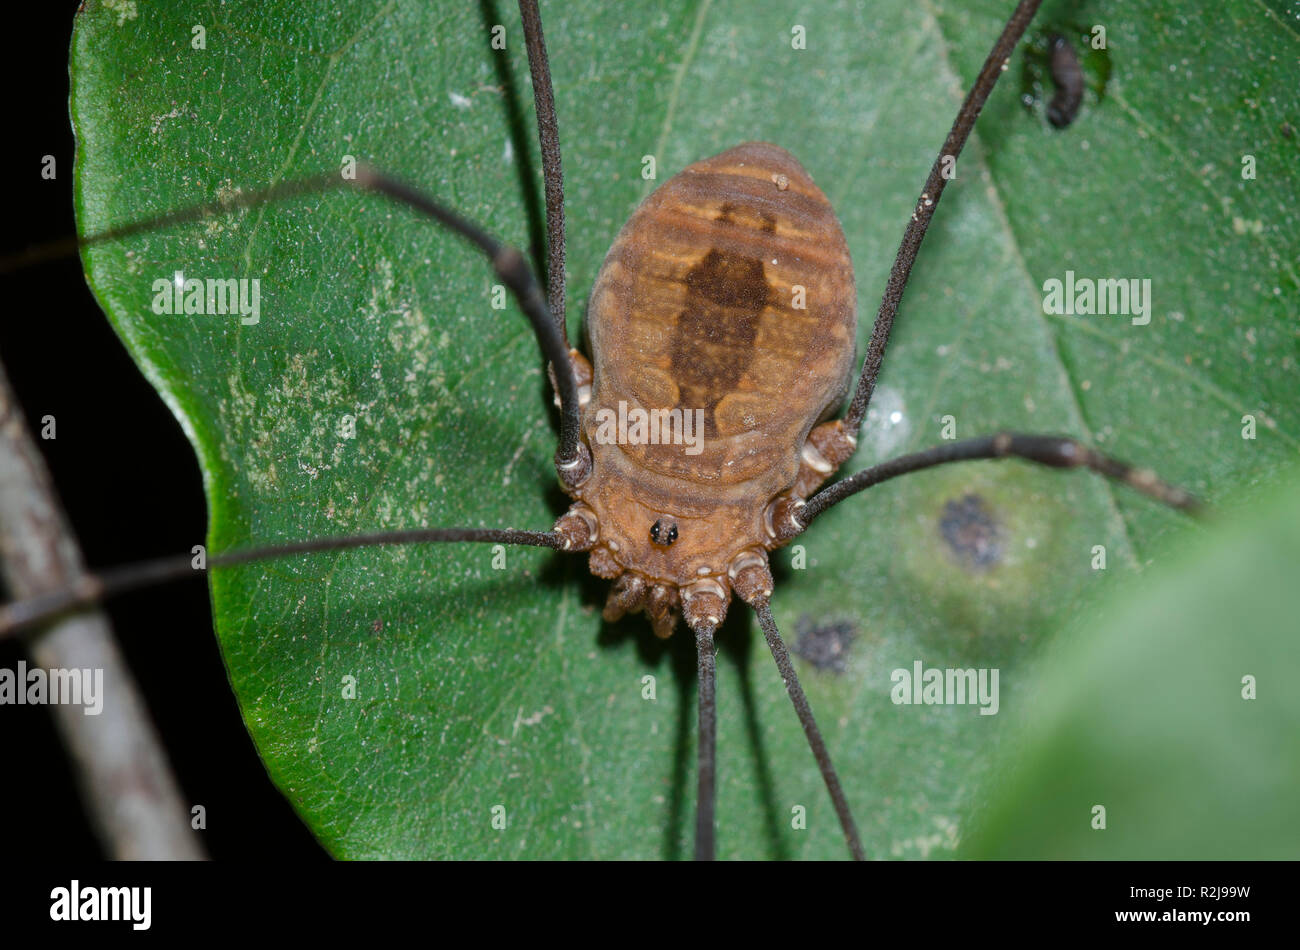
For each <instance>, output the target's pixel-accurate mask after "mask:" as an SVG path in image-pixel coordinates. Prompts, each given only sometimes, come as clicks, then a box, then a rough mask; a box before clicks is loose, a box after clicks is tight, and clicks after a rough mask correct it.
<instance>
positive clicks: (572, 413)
mask: <svg viewBox="0 0 1300 950" xmlns="http://www.w3.org/2000/svg"><path fill="white" fill-rule="evenodd" d="M340 188H357V189H361V190H362V191H364V192H368V193H373V194H379V195H383V196H385V197H387V198H389V199H391V200H393V201H396V202H398V203H399V204H404V205H406V206H407V207H409V208H412V209H413V210H415V211H418V212H419V213H420V214H422V215H425V216H426V217H429V218H432V219H433V220H435V221H437V222H438V223H439V224H441V225H443V226H444V227H446V228H449V229H450V230H452V231H454V232H455V233H456V234H459V235H460V236H461V237H463V238H464V239H465V240H467V241H469V242H470V243H471V244H473V245H474V246H475V247H477V248H478V249H479V250H481V251H482V252H483V253H484V254H485V255H486V256H487V258H488V260H489V261H491V263H492V267H493V269H494V270H495V271H496V273H497V275H498V276H499V277H500V278H501V279H502V280H503V281H504V282H505V284H506V286H507V287H509V288H510V291H511V292H512V293H513V294H514V296H515V299H517V300H518V301H519V306H520V307H521V308H522V309H523V311H524V314H525V316H527V317H528V322H529V323H530V324H531V325H532V327H533V333H534V334H535V335H536V337H537V343H538V346H539V347H540V348H541V351H542V354H543V355H544V356H545V357H546V359H547V360H549V361H550V363H551V366H552V367H554V369H555V377H556V383H557V386H558V388H559V393H560V445H559V448H558V449H557V450H556V453H555V458H556V462H557V463H560V464H568V465H572V464H574V463H575V462H576V461H577V460H578V458H579V455H580V453H581V452H583V451H585V450H584V449H583V448H582V447H581V446H580V444H579V442H578V428H579V421H578V384H577V381H576V379H575V378H574V375H573V367H572V366H571V365H570V363H569V345H568V343H567V341H566V340H565V338H564V334H563V333H561V332H560V331H559V330H558V329H557V327H556V323H555V321H554V320H553V319H552V318H551V315H550V312H549V311H548V310H547V307H546V301H545V299H544V298H543V296H542V291H541V288H540V287H539V286H538V284H537V278H536V277H534V276H533V272H532V270H531V268H529V266H528V262H527V261H526V260H524V256H523V255H522V254H520V253H519V251H517V250H515V249H514V248H513V247H510V246H509V245H506V244H502V243H501V242H500V241H498V240H497V239H496V238H494V237H492V235H490V234H488V233H487V232H486V231H484V230H483V229H482V228H480V227H479V226H478V225H477V224H475V223H473V222H472V221H469V220H467V219H465V218H462V217H461V216H460V215H458V214H457V213H456V212H454V211H452V210H451V209H450V208H448V207H446V206H444V205H442V204H439V203H438V202H437V201H434V200H433V199H432V198H429V197H428V196H427V195H424V194H423V193H421V192H420V191H418V190H416V189H415V188H412V187H411V186H409V185H407V184H405V183H404V182H401V181H398V180H397V179H396V178H392V177H390V176H389V175H386V174H384V173H382V172H378V171H375V170H374V169H371V168H368V167H366V166H358V168H357V170H356V177H355V178H344V177H342V175H340V174H338V173H337V172H329V173H327V174H323V175H317V176H315V177H312V178H304V179H301V180H299V181H292V182H285V183H283V184H279V185H273V186H272V187H270V188H263V189H260V190H258V191H250V192H247V193H244V194H239V195H236V196H234V197H232V198H231V199H229V200H227V201H220V202H211V203H208V204H202V205H195V206H194V207H191V208H185V209H183V210H180V211H175V212H172V213H171V214H165V215H161V216H159V217H155V218H148V219H146V220H143V221H136V222H133V223H131V224H127V225H123V226H122V227H120V228H112V229H110V230H108V231H101V232H100V233H98V234H92V235H88V236H86V237H82V238H70V239H68V240H65V241H56V242H53V243H50V244H42V245H38V246H36V247H33V248H30V249H29V250H27V251H25V252H23V253H21V254H16V255H13V256H10V257H5V258H0V274H5V273H10V272H12V271H15V270H18V269H20V268H22V267H27V266H30V265H32V264H37V263H41V262H43V261H48V260H54V259H57V258H60V257H67V256H70V255H72V254H75V253H77V251H78V250H79V249H80V248H83V247H92V246H95V245H98V244H104V243H106V242H109V241H115V240H120V239H121V238H126V237H132V236H134V235H137V234H143V233H145V232H146V231H152V230H155V229H157V228H161V227H167V226H169V225H174V224H185V223H189V222H192V221H199V220H202V219H203V218H205V217H207V216H209V215H213V214H221V213H227V212H230V211H232V210H235V209H239V208H250V207H254V206H257V205H262V204H267V203H270V202H274V201H283V200H285V199H288V198H296V197H300V196H302V195H311V194H320V193H322V192H330V191H334V190H336V189H340Z"/></svg>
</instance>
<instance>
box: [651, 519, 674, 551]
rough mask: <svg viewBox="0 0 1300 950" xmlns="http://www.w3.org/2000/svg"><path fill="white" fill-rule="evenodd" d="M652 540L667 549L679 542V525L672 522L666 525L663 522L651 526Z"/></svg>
mask: <svg viewBox="0 0 1300 950" xmlns="http://www.w3.org/2000/svg"><path fill="white" fill-rule="evenodd" d="M650 540H651V541H653V542H654V543H655V544H662V545H663V546H664V547H667V546H668V545H670V544H672V543H673V542H674V541H676V540H677V524H676V523H675V522H671V521H670V522H669V523H668V524H667V525H665V524H664V523H663V521H662V520H660V521H656V522H655V523H654V524H652V525H651V526H650Z"/></svg>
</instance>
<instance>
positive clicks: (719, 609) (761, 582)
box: [556, 142, 857, 637]
mask: <svg viewBox="0 0 1300 950" xmlns="http://www.w3.org/2000/svg"><path fill="white" fill-rule="evenodd" d="M589 323H590V336H591V348H592V356H593V358H594V360H595V374H594V385H593V388H592V395H591V399H590V401H589V402H588V403H587V404H586V407H585V412H584V416H583V420H584V434H585V435H586V436H587V444H588V446H589V448H590V450H591V453H592V469H591V474H590V475H589V476H588V477H587V479H586V480H585V481H583V482H582V483H581V484H577V485H566V487H567V488H568V491H569V494H571V495H572V496H573V497H574V498H575V499H577V501H576V503H575V504H574V505H573V507H572V508H570V509H569V511H568V513H567V514H565V515H564V517H562V518H561V519H560V521H559V522H558V524H557V525H556V531H557V532H558V533H559V534H560V535H561V536H563V538H564V540H565V547H566V549H569V550H590V551H591V560H590V564H591V571H592V573H593V574H595V575H597V576H598V577H604V578H609V579H613V580H614V581H615V583H614V587H613V590H611V591H610V596H609V601H608V603H607V604H606V607H605V612H604V616H605V619H606V620H611V621H613V620H617V619H619V617H621V616H622V615H623V614H624V613H627V612H636V611H640V610H642V609H643V608H644V609H645V610H646V612H647V613H648V614H649V616H650V621H651V623H652V624H653V626H654V631H655V633H656V634H658V635H659V636H661V637H666V636H668V635H669V634H671V633H672V630H673V626H674V625H675V623H676V620H677V613H678V610H679V609H680V610H681V611H682V612H683V613H684V614H685V617H686V621H687V623H688V624H689V626H690V627H691V629H693V630H698V629H699V628H700V627H701V626H707V627H717V626H718V625H719V624H720V623H721V622H722V619H723V617H724V616H725V614H726V611H727V605H728V604H729V602H730V600H731V592H732V590H733V589H735V590H736V592H737V593H738V594H739V595H740V596H741V597H742V598H743V599H744V600H746V601H751V602H752V601H753V600H754V599H755V598H756V597H758V596H760V595H762V596H766V595H767V594H770V593H771V589H772V577H771V573H770V572H769V571H768V565H767V551H769V550H771V549H773V548H775V547H778V546H780V545H781V544H783V543H784V542H785V540H787V539H788V538H785V537H782V534H781V533H779V532H778V530H777V529H776V527H775V526H774V525H775V524H778V523H780V521H781V519H782V518H783V517H786V518H788V514H786V511H787V508H788V506H789V505H790V504H792V503H797V502H802V500H803V499H804V498H806V497H807V496H808V494H809V493H810V492H811V491H812V490H813V489H815V488H816V487H817V486H818V485H820V484H821V483H822V482H823V481H824V480H825V479H826V478H827V477H828V476H829V475H830V474H831V473H832V472H834V470H835V469H836V468H837V467H838V465H839V464H840V463H841V462H842V461H843V460H844V459H845V458H847V457H848V455H849V454H850V453H851V452H852V450H853V446H854V440H853V439H852V437H851V436H848V435H846V434H844V432H843V429H842V426H841V425H840V424H839V423H838V422H831V423H823V424H822V425H820V426H818V427H817V428H816V429H813V426H814V424H816V423H817V422H818V420H819V419H821V418H822V417H823V416H825V415H826V413H827V412H829V411H830V410H832V409H833V408H835V407H836V406H838V405H839V403H840V402H841V401H842V400H843V398H844V393H845V389H846V387H847V384H848V374H849V372H850V370H851V368H852V362H853V345H854V340H855V339H856V333H857V295H856V291H855V290H854V286H853V265H852V263H851V262H850V260H849V250H848V244H847V243H846V242H845V240H844V234H843V232H842V231H841V229H840V225H839V222H838V221H837V220H836V218H835V213H834V212H833V211H832V210H831V206H830V202H829V201H827V199H826V196H825V195H823V194H822V192H821V190H820V189H818V188H817V186H816V185H815V184H813V181H812V179H811V178H810V177H809V176H808V173H807V172H806V171H804V169H803V167H802V166H801V165H800V164H799V163H798V162H797V161H796V160H795V159H794V157H793V156H792V155H790V153H789V152H787V151H785V150H784V149H782V148H778V147H777V146H775V145H768V144H764V143H752V142H751V143H748V144H745V145H739V146H737V147H735V148H733V149H730V150H728V151H726V152H723V153H722V154H721V155H717V156H715V157H713V158H709V159H705V160H704V161H701V162H696V163H695V164H694V165H691V166H690V167H689V168H687V169H686V170H685V171H683V172H681V173H680V174H678V175H677V176H675V177H674V178H672V179H670V180H669V181H668V182H667V183H665V184H664V185H663V186H662V187H660V188H659V189H658V190H656V191H655V192H654V193H653V194H652V195H651V196H650V197H649V198H648V199H647V200H646V201H645V203H644V204H642V205H641V207H640V208H639V209H637V211H636V213H635V214H633V216H632V218H631V219H630V220H629V221H628V223H627V224H626V225H625V226H624V228H623V230H622V232H621V233H620V234H619V235H618V238H617V239H616V240H615V241H614V244H613V247H611V248H610V251H609V255H608V257H606V258H605V264H604V266H603V267H602V268H601V271H600V274H599V276H598V277H597V278H596V285H595V289H594V290H593V291H592V296H591V306H590V310H589ZM571 357H572V360H573V363H574V368H575V373H576V374H577V376H578V378H579V379H580V380H586V379H590V378H591V377H592V368H591V366H590V364H588V363H587V361H586V360H585V359H583V358H582V356H581V355H580V354H578V353H577V352H576V351H574V352H573V353H572V354H571ZM620 405H622V406H624V407H628V406H631V407H635V408H641V409H651V408H659V407H663V408H668V409H678V410H681V411H682V412H683V413H688V412H693V411H695V410H697V409H698V410H702V414H701V418H702V420H703V427H704V432H703V433H702V435H703V439H702V445H701V450H700V451H699V452H698V454H688V453H686V452H684V451H683V447H682V446H681V445H680V444H677V445H674V444H664V443H662V442H661V443H659V444H654V443H646V442H642V443H640V444H638V443H634V442H624V443H607V442H604V441H602V440H601V439H600V438H599V433H598V431H597V423H596V420H597V418H598V414H599V413H600V412H601V411H607V412H610V413H614V412H617V411H618V409H619V406H620ZM810 430H811V434H810Z"/></svg>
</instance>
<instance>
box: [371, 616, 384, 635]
mask: <svg viewBox="0 0 1300 950" xmlns="http://www.w3.org/2000/svg"><path fill="white" fill-rule="evenodd" d="M383 629H384V621H383V618H381V617H376V618H375V619H374V620H372V621H370V632H371V633H378V632H379V631H380V630H383Z"/></svg>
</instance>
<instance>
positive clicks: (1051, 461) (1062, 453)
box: [792, 432, 1200, 528]
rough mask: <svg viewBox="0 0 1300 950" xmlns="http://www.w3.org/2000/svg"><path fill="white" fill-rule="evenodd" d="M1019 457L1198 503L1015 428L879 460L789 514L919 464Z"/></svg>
mask: <svg viewBox="0 0 1300 950" xmlns="http://www.w3.org/2000/svg"><path fill="white" fill-rule="evenodd" d="M1003 458H1019V459H1025V460H1026V461H1030V462H1037V463H1039V464H1040V465H1049V466H1051V467H1052V468H1089V469H1092V470H1093V471H1094V472H1098V473H1100V474H1102V475H1105V476H1106V477H1107V478H1113V479H1115V480H1116V481H1119V482H1123V483H1124V484H1125V485H1129V486H1130V487H1132V488H1134V489H1136V490H1137V491H1140V492H1142V494H1144V495H1148V496H1150V497H1151V498H1154V499H1155V500H1156V501H1159V502H1163V503H1164V504H1166V505H1169V506H1170V507H1171V508H1178V509H1180V510H1182V511H1190V512H1194V511H1196V510H1198V509H1199V507H1200V502H1199V501H1198V500H1197V499H1196V497H1195V496H1194V495H1191V494H1190V493H1188V492H1186V491H1184V490H1183V489H1181V488H1178V487H1176V486H1174V485H1170V484H1168V483H1167V482H1164V481H1162V480H1161V479H1159V478H1158V477H1156V474H1155V472H1153V471H1151V470H1150V469H1149V468H1134V467H1133V466H1131V465H1129V464H1127V463H1126V462H1121V461H1119V460H1118V459H1115V458H1112V457H1111V456H1109V455H1103V454H1102V453H1100V452H1098V451H1096V450H1095V449H1090V448H1089V447H1088V446H1086V445H1084V444H1082V443H1081V442H1076V441H1075V440H1074V439H1070V438H1066V437H1064V436H1058V435H1025V434H1023V433H1019V432H1000V433H998V434H997V435H986V436H981V437H979V438H975V439H963V440H961V441H960V442H947V443H944V444H943V445H936V446H935V447H934V448H930V449H925V450H924V451H921V452H913V453H912V454H910V455H900V456H899V457H898V458H894V459H890V460H889V461H887V462H881V463H880V464H879V465H873V466H872V467H871V468H864V469H863V470H862V471H860V472H858V473H856V474H855V475H851V476H850V477H848V478H845V479H843V480H841V481H838V482H836V483H835V484H834V485H831V486H830V487H829V488H825V489H823V490H822V491H820V492H818V493H817V494H816V495H813V497H812V498H810V499H808V502H807V504H805V505H804V506H802V507H800V508H797V509H795V511H794V513H793V514H792V517H793V518H794V519H795V521H796V522H798V523H799V524H800V525H801V526H802V527H804V528H806V527H807V526H808V525H810V524H811V523H812V521H813V519H814V518H816V517H817V516H818V515H820V514H821V513H822V512H823V511H825V510H826V509H827V508H830V507H831V506H832V505H836V504H838V503H839V502H841V501H843V500H844V499H845V498H848V497H849V496H851V495H856V494H857V493H858V492H860V491H864V490H865V489H868V488H870V487H871V486H873V485H879V484H880V483H881V482H885V481H888V480H889V479H891V478H897V477H898V476H899V475H906V474H908V473H910V472H918V471H920V470H921V469H923V468H933V467H934V466H936V465H944V464H946V463H948V462H966V461H971V460H973V459H1003Z"/></svg>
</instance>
